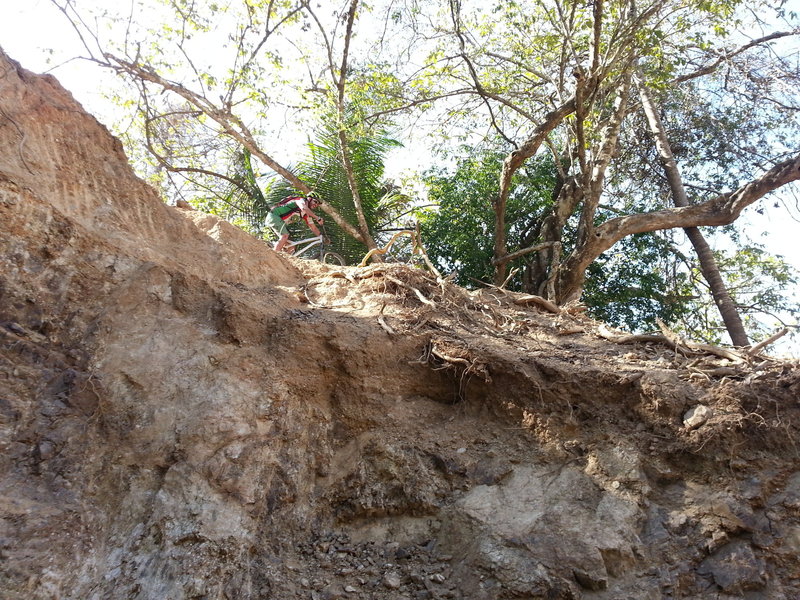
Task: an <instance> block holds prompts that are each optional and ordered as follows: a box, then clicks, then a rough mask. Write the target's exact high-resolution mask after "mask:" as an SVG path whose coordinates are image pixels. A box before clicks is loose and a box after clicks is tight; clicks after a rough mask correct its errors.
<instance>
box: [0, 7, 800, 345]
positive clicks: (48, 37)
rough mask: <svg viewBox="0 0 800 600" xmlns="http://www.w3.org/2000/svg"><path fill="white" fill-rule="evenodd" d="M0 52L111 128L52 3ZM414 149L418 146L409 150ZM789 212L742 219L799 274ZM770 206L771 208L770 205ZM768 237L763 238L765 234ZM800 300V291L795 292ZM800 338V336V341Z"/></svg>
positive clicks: (795, 215)
mask: <svg viewBox="0 0 800 600" xmlns="http://www.w3.org/2000/svg"><path fill="white" fill-rule="evenodd" d="M118 2H119V0H76V3H77V4H78V6H86V5H100V6H103V5H106V6H110V5H112V4H114V5H116V4H117V3H118ZM785 7H786V8H787V10H795V11H797V12H800V0H788V2H787V3H786V5H785ZM0 15H2V17H0V47H2V48H3V50H4V51H5V52H6V54H8V55H9V56H10V57H11V58H12V59H14V60H16V61H18V62H20V63H21V64H22V66H23V67H24V68H26V69H28V70H30V71H33V72H36V73H45V72H49V73H51V74H52V75H54V76H55V77H56V78H57V79H58V80H59V82H60V83H61V84H62V85H63V86H64V87H65V88H66V89H68V90H69V91H70V92H72V94H73V95H74V96H75V98H76V99H77V100H78V102H80V103H81V104H82V105H83V107H84V108H85V109H86V110H87V111H88V112H89V113H91V114H92V115H94V116H95V117H96V118H97V119H98V120H99V121H100V122H102V123H104V124H105V125H106V126H107V127H109V129H111V125H112V124H113V123H114V120H115V116H114V110H113V106H112V105H111V103H110V102H109V101H108V100H107V99H105V98H104V96H103V92H102V90H103V88H104V87H110V81H111V78H112V77H113V75H111V74H110V73H107V72H103V71H100V70H99V69H98V68H97V67H96V66H94V65H92V64H90V63H87V62H86V61H80V60H70V59H71V58H72V57H75V56H78V55H81V54H85V52H82V47H81V45H80V42H79V39H78V37H77V35H76V34H75V32H74V31H73V30H72V29H71V28H70V27H69V25H68V23H67V20H66V18H65V17H64V15H62V14H61V13H60V11H59V10H58V9H57V8H56V7H55V6H54V5H53V3H52V2H51V1H50V0H0ZM409 146H410V147H412V148H415V149H416V146H413V145H409ZM425 166H426V165H425V157H424V156H422V155H420V153H419V152H414V151H410V150H407V151H405V152H400V153H398V154H397V155H395V156H393V157H390V160H389V161H388V164H387V168H388V169H389V170H392V169H393V170H394V171H395V172H396V173H399V172H400V171H401V170H403V169H417V170H419V169H420V168H424V167H425ZM784 204H785V205H787V206H789V207H790V209H789V210H786V209H780V210H778V209H772V208H770V209H769V210H767V211H765V213H764V214H763V215H760V214H758V213H756V211H755V210H753V209H752V207H751V209H749V210H748V211H746V213H745V216H744V217H743V218H744V219H746V220H747V222H748V223H749V224H750V225H749V227H748V231H750V232H752V234H753V235H752V237H753V238H754V239H755V241H757V242H760V243H763V244H764V245H765V246H766V248H767V250H768V251H769V252H771V253H773V254H778V255H781V256H783V257H784V258H785V259H787V260H788V261H789V262H790V263H792V264H793V265H794V266H795V268H796V269H798V271H800V244H798V242H797V240H798V238H800V207H798V206H797V205H796V201H795V200H794V199H792V198H789V197H786V198H784ZM770 206H771V203H770ZM765 232H766V233H768V235H767V236H763V237H762V234H763V233H765ZM794 294H795V297H798V296H800V287H797V288H795V290H794ZM799 337H800V336H799ZM773 351H774V353H775V354H788V355H790V356H793V357H795V358H800V340H797V341H795V342H792V343H791V344H789V343H787V342H782V343H780V344H776V346H775V347H774V348H773Z"/></svg>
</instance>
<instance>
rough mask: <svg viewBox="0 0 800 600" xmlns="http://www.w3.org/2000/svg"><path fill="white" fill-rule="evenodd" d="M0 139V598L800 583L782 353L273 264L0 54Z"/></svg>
mask: <svg viewBox="0 0 800 600" xmlns="http://www.w3.org/2000/svg"><path fill="white" fill-rule="evenodd" d="M0 141H1V142H2V143H0V148H2V150H1V151H0V447H2V454H1V455H0V464H1V465H2V469H1V470H0V518H1V520H0V558H2V560H1V561H0V596H2V597H3V598H9V599H22V598H25V599H31V598H41V599H44V598H63V599H76V600H77V599H81V600H84V599H100V598H126V599H127V598H138V599H156V598H158V599H165V598H174V599H180V598H208V599H222V598H228V599H237V600H239V599H265V598H275V599H282V600H283V599H291V598H312V599H323V598H326V599H327V598H344V597H352V598H382V599H393V598H470V599H501V598H587V599H588V598H597V599H599V598H608V599H612V598H614V599H616V598H637V599H645V598H652V599H656V598H668V597H676V598H677V597H681V598H709V597H719V598H743V597H750V598H774V599H784V598H785V599H789V598H795V597H797V596H798V595H800V583H798V582H799V581H800V568H799V567H798V564H797V560H796V557H797V554H798V551H800V470H798V467H797V464H798V463H797V448H796V447H795V445H794V442H793V440H795V439H797V432H798V414H799V413H800V411H799V408H800V407H798V391H800V374H799V373H798V370H797V367H796V365H793V364H790V363H785V362H784V363H780V362H777V361H763V362H762V361H759V362H758V364H752V365H747V366H746V370H745V371H742V374H741V376H738V375H737V376H733V377H730V376H728V377H726V378H724V379H719V378H715V377H713V376H709V375H703V374H702V372H701V376H700V377H696V376H695V375H697V373H698V369H699V368H698V366H697V364H698V363H697V359H695V360H694V362H692V363H691V364H688V363H687V362H686V361H684V360H683V359H682V358H681V357H680V356H676V355H675V354H674V353H672V352H671V351H670V350H669V349H667V348H661V347H658V346H656V345H638V346H634V347H623V346H619V345H615V344H613V343H610V342H608V341H606V340H604V339H602V338H601V337H600V336H596V335H594V334H593V333H592V328H593V327H594V324H592V323H591V322H590V321H588V320H587V319H585V318H582V317H580V316H571V315H568V314H563V315H560V316H558V317H554V316H551V315H546V314H543V313H540V312H538V311H537V310H536V309H534V308H524V307H522V306H519V305H517V304H515V303H514V302H513V295H511V294H504V293H502V292H499V291H494V292H491V291H485V290H484V291H482V292H467V291H466V290H461V289H458V288H455V287H454V286H451V285H449V284H447V283H440V282H436V281H435V280H433V279H432V278H431V277H429V276H427V275H426V274H425V273H423V272H421V271H418V270H413V269H408V268H406V267H404V266H402V265H393V266H387V265H378V266H373V267H367V268H356V267H346V268H339V269H337V270H330V269H329V268H328V267H325V266H323V265H319V264H315V263H313V262H304V261H300V260H294V259H288V258H285V257H282V256H278V255H276V254H275V253H273V252H272V250H271V249H270V248H269V247H268V245H267V244H265V243H263V242H261V241H259V240H256V239H254V238H252V237H250V236H249V235H247V234H245V233H243V232H241V231H240V230H238V229H236V228H234V227H233V226H231V225H230V224H228V223H226V222H224V221H221V220H219V219H217V218H215V217H212V216H209V215H204V214H202V213H200V212H198V211H188V210H182V209H180V208H175V207H169V206H166V205H165V204H163V203H162V202H161V201H160V200H159V199H158V197H157V195H156V194H155V192H154V191H153V190H152V189H150V188H149V187H148V186H147V185H146V184H145V183H143V182H141V181H140V180H138V179H137V178H136V177H135V175H134V174H133V172H132V171H131V169H130V167H129V166H128V163H127V160H126V157H125V155H124V153H123V151H122V148H121V146H120V144H119V142H117V141H116V140H115V139H114V138H113V137H112V136H111V135H110V134H109V133H108V132H107V131H106V130H105V129H104V128H103V127H102V126H101V125H100V124H99V123H98V122H97V121H96V120H95V119H93V118H92V117H91V116H89V115H87V114H86V113H85V112H84V111H83V110H82V109H81V107H80V106H79V105H78V104H77V103H76V102H75V101H74V100H73V99H72V97H71V96H70V95H69V94H68V93H67V92H66V91H64V90H63V89H62V88H61V87H60V86H59V85H58V83H57V82H56V81H55V80H54V79H53V78H51V77H42V76H37V75H33V74H31V73H29V72H27V71H25V70H24V69H22V68H21V67H20V66H19V65H18V64H16V63H15V62H13V61H12V60H10V59H9V58H7V57H5V56H4V55H0ZM423 299H424V300H425V301H424V302H423ZM565 321H569V323H567V325H568V327H563V325H564V322H565ZM565 330H569V332H570V335H561V334H563V333H564V332H565ZM729 371H730V369H729V370H728V371H726V372H729ZM709 372H710V371H709ZM698 406H702V407H705V408H707V411H705V410H704V411H703V413H704V418H703V419H701V420H694V419H692V420H691V423H689V422H688V421H687V423H686V424H685V423H684V416H685V415H686V414H687V412H688V411H690V409H695V407H698ZM696 413H697V411H696V410H695V412H694V413H693V414H696Z"/></svg>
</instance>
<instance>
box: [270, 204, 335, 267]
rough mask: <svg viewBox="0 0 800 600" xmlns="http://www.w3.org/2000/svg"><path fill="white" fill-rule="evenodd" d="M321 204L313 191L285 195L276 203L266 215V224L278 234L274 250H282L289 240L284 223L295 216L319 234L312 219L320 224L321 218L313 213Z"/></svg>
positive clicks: (315, 233)
mask: <svg viewBox="0 0 800 600" xmlns="http://www.w3.org/2000/svg"><path fill="white" fill-rule="evenodd" d="M321 204H322V200H320V198H319V196H317V195H316V194H315V193H314V192H309V193H308V194H306V196H305V198H304V197H303V196H299V195H295V196H287V197H286V198H284V199H283V200H281V201H280V202H278V204H276V205H275V206H274V207H273V208H272V209H271V210H270V211H269V214H268V215H267V219H266V224H267V225H269V227H270V229H272V231H274V232H275V234H276V235H277V236H278V241H277V242H275V246H274V248H275V251H276V252H280V251H281V250H283V248H284V246H286V243H287V242H288V241H289V230H288V229H287V228H286V223H287V222H288V221H290V220H291V219H293V218H294V217H296V216H298V215H299V216H300V218H302V219H303V220H304V221H305V222H306V225H308V228H309V229H310V230H311V231H313V232H314V235H320V232H319V229H317V226H316V225H314V221H316V222H317V223H319V224H320V225H322V223H323V219H322V217H320V216H319V215H316V214H314V210H313V209H315V208H317V207H318V206H320V205H321Z"/></svg>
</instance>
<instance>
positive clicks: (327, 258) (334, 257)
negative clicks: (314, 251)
mask: <svg viewBox="0 0 800 600" xmlns="http://www.w3.org/2000/svg"><path fill="white" fill-rule="evenodd" d="M322 262H324V263H325V264H326V265H339V266H340V267H343V266H345V264H346V263H345V260H344V257H343V256H342V255H341V254H336V252H327V251H326V252H325V254H323V255H322Z"/></svg>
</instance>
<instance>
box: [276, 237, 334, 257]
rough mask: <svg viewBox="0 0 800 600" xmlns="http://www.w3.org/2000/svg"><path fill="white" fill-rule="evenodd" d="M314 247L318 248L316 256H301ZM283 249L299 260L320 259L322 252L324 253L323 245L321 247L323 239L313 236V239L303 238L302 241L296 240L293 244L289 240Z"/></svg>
mask: <svg viewBox="0 0 800 600" xmlns="http://www.w3.org/2000/svg"><path fill="white" fill-rule="evenodd" d="M315 246H319V253H318V256H312V255H308V256H303V255H304V254H305V253H306V252H308V251H309V250H311V248H314V247H315ZM285 249H286V250H288V251H289V253H290V254H291V255H292V256H297V257H299V258H316V259H321V258H322V255H323V252H324V249H325V247H324V245H323V237H322V236H321V235H315V236H314V237H310V238H305V239H302V240H297V241H296V242H293V241H291V240H289V241H288V242H286V246H285Z"/></svg>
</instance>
